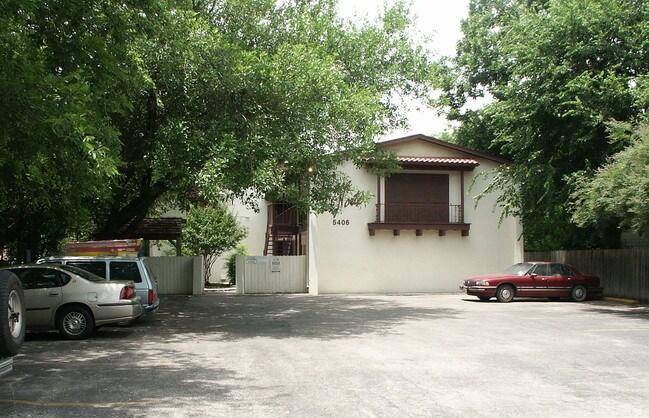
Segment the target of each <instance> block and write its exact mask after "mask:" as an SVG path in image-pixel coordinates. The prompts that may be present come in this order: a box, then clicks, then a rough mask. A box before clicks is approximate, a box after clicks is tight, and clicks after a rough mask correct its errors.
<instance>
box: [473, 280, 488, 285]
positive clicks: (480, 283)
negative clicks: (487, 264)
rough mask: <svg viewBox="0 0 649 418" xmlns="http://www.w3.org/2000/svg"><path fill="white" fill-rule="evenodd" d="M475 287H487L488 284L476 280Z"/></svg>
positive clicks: (484, 281)
mask: <svg viewBox="0 0 649 418" xmlns="http://www.w3.org/2000/svg"><path fill="white" fill-rule="evenodd" d="M475 284H476V286H489V282H488V281H486V280H478V281H476V282H475Z"/></svg>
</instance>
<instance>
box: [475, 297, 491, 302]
mask: <svg viewBox="0 0 649 418" xmlns="http://www.w3.org/2000/svg"><path fill="white" fill-rule="evenodd" d="M478 299H480V300H481V301H483V302H488V301H489V299H491V296H478Z"/></svg>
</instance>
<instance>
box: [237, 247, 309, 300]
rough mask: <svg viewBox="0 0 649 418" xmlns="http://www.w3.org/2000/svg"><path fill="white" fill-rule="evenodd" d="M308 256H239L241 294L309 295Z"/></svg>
mask: <svg viewBox="0 0 649 418" xmlns="http://www.w3.org/2000/svg"><path fill="white" fill-rule="evenodd" d="M307 273H308V269H307V257H306V256H267V257H266V256H264V257H249V256H238V257H237V273H236V277H237V293H238V294H250V293H306V292H307Z"/></svg>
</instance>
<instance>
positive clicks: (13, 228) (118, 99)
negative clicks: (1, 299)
mask: <svg viewBox="0 0 649 418" xmlns="http://www.w3.org/2000/svg"><path fill="white" fill-rule="evenodd" d="M409 24H410V16H409V13H408V9H407V7H405V6H404V5H403V4H402V3H397V4H395V5H394V6H393V7H388V8H387V9H386V12H385V14H384V15H383V16H381V17H380V18H379V19H377V20H376V21H375V22H365V23H363V24H352V23H350V22H348V21H345V20H343V19H341V18H339V17H338V16H337V15H336V0H300V1H289V0H286V1H279V2H278V1H275V0H218V1H216V0H215V1H210V0H205V1H198V0H194V1H191V2H190V1H187V0H172V1H168V0H137V1H136V0H125V1H120V2H114V1H112V0H102V1H96V2H88V1H86V0H66V1H61V0H41V1H35V0H3V1H2V7H0V87H1V88H2V92H3V94H2V95H1V96H2V97H0V104H1V106H2V110H3V111H2V112H0V173H1V174H0V175H1V176H2V178H1V180H0V182H1V183H0V216H2V218H3V219H4V220H5V221H4V222H3V223H2V226H0V236H1V237H2V240H3V242H2V243H0V246H7V245H10V244H11V245H13V244H15V245H17V246H22V247H24V248H33V249H34V250H35V251H43V250H46V249H48V248H51V247H53V246H54V245H55V242H56V241H57V240H58V239H60V238H62V237H64V236H67V235H72V234H75V235H87V234H88V233H90V232H92V231H93V230H94V232H95V237H96V238H112V237H115V236H118V235H119V233H120V231H123V230H128V228H129V227H131V226H132V225H135V224H137V222H138V221H139V220H141V219H142V218H144V217H145V216H147V214H148V213H149V212H150V211H151V208H153V207H155V206H156V205H158V204H160V202H162V201H165V202H173V203H174V205H178V204H180V205H181V207H184V208H187V207H189V205H191V204H192V203H194V202H210V203H215V202H218V201H220V200H221V199H222V197H223V193H224V192H225V191H227V192H230V193H233V194H235V195H237V196H240V197H253V196H263V195H264V194H265V193H267V192H269V191H271V190H272V191H276V192H279V193H282V194H284V195H285V196H286V197H287V198H290V199H291V200H294V201H295V202H293V203H295V204H296V206H300V207H308V208H312V209H313V210H315V211H317V212H321V211H327V210H330V209H331V208H335V207H337V205H334V204H333V203H332V202H336V201H338V200H339V199H340V197H341V196H347V195H351V196H354V195H356V194H357V192H358V191H357V190H354V189H353V187H352V185H351V183H350V182H349V181H348V179H347V178H346V176H345V175H343V174H342V173H339V172H337V167H338V165H339V163H340V162H341V161H343V160H345V159H352V160H354V161H356V162H357V163H359V164H360V163H362V162H364V161H366V159H367V158H368V157H371V156H372V154H373V152H374V151H373V149H374V147H373V139H374V138H375V137H376V136H377V135H379V134H380V133H382V132H384V131H386V130H387V129H389V128H391V127H394V126H398V125H400V124H402V123H403V121H404V117H403V116H404V115H403V114H402V113H401V111H400V110H399V109H397V107H396V106H394V105H393V103H392V102H391V98H393V97H395V96H398V95H410V96H415V97H420V98H421V97H425V96H426V95H427V94H428V93H429V90H430V88H431V86H432V79H433V74H434V71H433V69H434V64H433V63H432V62H431V60H430V58H429V54H428V52H427V51H426V50H424V49H423V48H422V47H421V46H419V45H418V44H417V43H416V42H415V41H414V40H413V38H412V37H411V35H410V34H409ZM310 167H311V168H312V169H313V174H312V176H311V177H312V180H313V183H312V184H313V185H317V186H318V189H316V188H315V187H312V188H307V189H305V188H304V183H303V179H304V177H305V173H307V172H308V169H309V168H310ZM323 190H324V191H326V192H323ZM20 252H21V251H20V249H18V250H17V253H20Z"/></svg>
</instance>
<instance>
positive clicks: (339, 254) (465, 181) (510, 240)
mask: <svg viewBox="0 0 649 418" xmlns="http://www.w3.org/2000/svg"><path fill="white" fill-rule="evenodd" d="M377 146H379V147H381V148H384V149H386V150H389V151H392V152H394V153H395V154H396V155H397V157H398V161H399V162H400V164H401V166H402V171H401V172H400V173H398V174H395V175H392V176H390V177H388V178H377V177H376V176H374V175H372V174H371V173H370V172H368V171H367V170H365V169H359V168H356V167H355V166H354V165H353V164H351V163H349V164H347V165H345V166H344V167H343V171H345V172H346V173H347V174H348V175H349V176H350V178H351V179H352V181H353V183H354V184H355V185H356V187H358V188H360V189H364V190H367V191H369V192H371V193H372V194H373V196H374V198H373V200H372V202H371V203H370V204H368V205H366V206H363V207H354V206H347V207H343V208H342V210H341V211H340V213H339V214H337V215H336V216H335V217H334V216H332V215H331V214H320V215H313V214H311V215H304V216H300V215H298V214H296V213H295V212H294V211H293V210H292V209H290V208H289V207H287V206H286V205H280V204H273V203H272V202H261V203H260V205H259V206H260V209H261V210H260V212H254V211H252V210H250V209H248V208H245V207H243V206H240V205H237V204H235V205H234V206H233V212H234V213H236V214H237V216H238V217H239V219H240V221H241V223H242V224H243V225H244V226H246V227H247V228H248V230H249V235H248V237H247V238H246V240H245V241H244V243H245V244H246V245H247V247H248V249H249V251H250V253H251V254H252V255H259V256H261V255H289V254H291V255H293V254H302V255H306V257H307V260H308V287H309V292H310V293H313V294H323V293H404V292H406V293H408V292H455V291H457V289H458V285H459V284H460V283H461V282H462V280H463V279H464V278H466V277H468V276H472V275H478V274H483V273H493V272H497V271H501V270H502V269H504V268H506V267H508V266H509V265H511V264H513V263H516V262H520V261H523V240H522V227H521V224H520V222H519V220H518V219H516V218H513V217H509V218H504V219H503V220H502V222H500V223H499V220H500V211H499V210H498V208H495V207H494V206H495V200H496V197H497V196H496V195H493V194H491V195H487V196H486V197H484V198H483V199H482V200H481V201H480V202H479V204H477V205H476V200H475V195H477V194H478V193H479V192H481V191H483V190H484V189H485V188H486V187H487V185H488V184H489V178H490V176H489V175H488V173H490V172H491V171H492V170H494V169H495V168H497V167H498V166H500V165H502V164H506V163H507V161H504V160H502V159H499V158H496V157H492V156H489V155H487V154H484V153H481V152H477V151H472V150H469V149H466V148H463V147H459V146H456V145H453V144H449V143H446V142H442V141H439V140H437V139H434V138H431V137H428V136H424V135H413V136H408V137H404V138H399V139H395V140H391V141H385V142H382V143H379V144H377ZM483 173H487V176H486V177H485V176H483V175H481V174H483ZM470 186H471V190H469V188H470ZM219 264H220V263H219ZM219 268H220V267H217V268H216V269H215V273H217V270H218V269H219ZM217 274H218V273H217Z"/></svg>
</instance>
